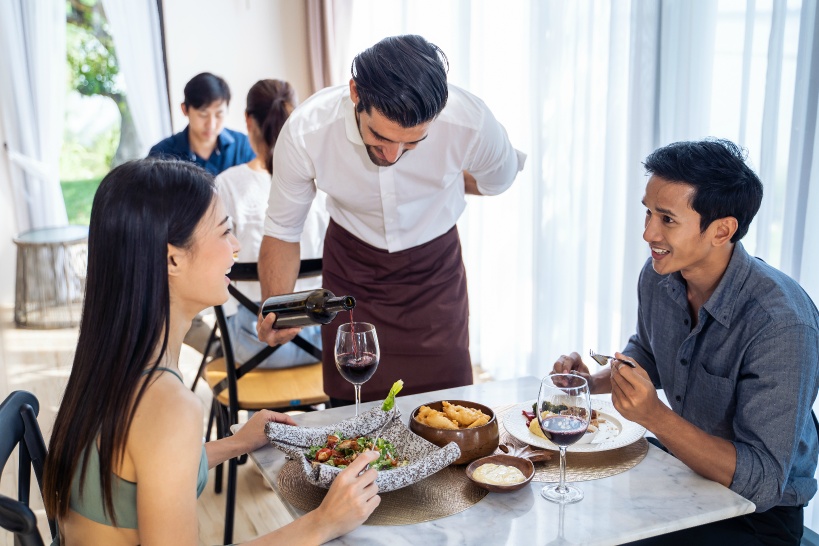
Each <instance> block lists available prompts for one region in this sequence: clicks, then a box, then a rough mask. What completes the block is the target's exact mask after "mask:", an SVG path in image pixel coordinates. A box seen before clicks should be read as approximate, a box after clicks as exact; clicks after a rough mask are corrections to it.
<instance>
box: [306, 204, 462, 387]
mask: <svg viewBox="0 0 819 546" xmlns="http://www.w3.org/2000/svg"><path fill="white" fill-rule="evenodd" d="M322 276H323V278H324V287H325V288H326V289H328V290H330V291H331V292H333V293H334V294H335V295H336V296H342V295H344V296H353V297H355V299H356V307H355V310H354V319H355V321H356V322H370V323H372V324H373V325H375V330H376V333H377V334H378V344H379V347H380V349H381V361H380V363H379V365H378V370H376V372H375V375H373V376H372V378H371V379H370V380H369V381H367V382H366V383H364V385H363V386H362V387H361V400H362V401H371V400H380V399H382V398H384V397H385V396H386V395H387V393H388V392H389V389H390V387H391V386H392V384H393V383H394V382H395V381H397V380H398V379H403V380H404V389H403V391H402V392H401V394H416V393H419V392H426V391H433V390H438V389H446V388H449V387H461V386H464V385H471V384H472V363H471V360H470V358H469V330H468V322H469V302H468V299H467V293H466V270H465V269H464V264H463V259H462V257H461V242H460V239H459V238H458V230H457V229H456V227H454V226H453V228H452V229H450V230H449V231H448V232H446V233H445V234H443V235H441V236H440V237H438V238H436V239H433V240H432V241H429V242H427V243H424V244H422V245H419V246H416V247H413V248H410V249H407V250H402V251H400V252H392V253H390V252H387V251H386V250H382V249H379V248H375V247H374V246H371V245H369V244H367V243H365V242H363V241H361V240H360V239H358V238H357V237H355V236H354V235H352V234H351V233H350V232H348V231H347V230H345V229H344V228H342V227H341V226H339V225H338V224H336V223H335V222H333V221H332V220H331V221H330V225H329V227H328V228H327V236H326V237H325V239H324V262H323V269H322ZM349 320H350V317H349V315H348V314H347V313H339V314H338V316H337V317H336V319H335V320H334V321H333V322H331V323H330V324H328V325H326V326H322V328H321V341H322V346H323V350H322V353H323V372H324V392H326V393H327V395H328V396H330V397H332V398H339V399H342V400H354V399H355V393H354V391H353V386H352V384H350V383H348V382H347V381H346V380H345V379H344V378H343V377H341V375H340V374H339V373H338V370H337V369H336V365H335V358H334V354H333V348H334V347H335V337H336V330H337V329H338V326H339V325H340V324H342V323H343V322H349Z"/></svg>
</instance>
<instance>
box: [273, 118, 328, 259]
mask: <svg viewBox="0 0 819 546" xmlns="http://www.w3.org/2000/svg"><path fill="white" fill-rule="evenodd" d="M315 176H316V174H315V168H314V167H313V162H312V160H311V159H310V157H309V155H308V154H307V152H306V150H305V146H304V141H303V139H302V138H301V137H300V136H299V135H298V134H296V133H295V131H294V128H293V127H292V125H291V124H290V120H288V122H287V123H285V125H284V127H283V128H282V131H281V133H280V134H279V139H278V141H277V142H276V147H275V149H274V152H273V179H272V184H271V185H270V198H269V199H268V202H267V215H266V216H265V223H264V234H265V235H267V236H269V237H275V238H277V239H281V240H282V241H285V242H288V243H297V242H299V240H300V238H301V233H302V230H303V229H304V222H305V220H306V218H307V213H308V212H309V211H310V204H311V203H312V201H313V198H314V197H315V195H316V185H315Z"/></svg>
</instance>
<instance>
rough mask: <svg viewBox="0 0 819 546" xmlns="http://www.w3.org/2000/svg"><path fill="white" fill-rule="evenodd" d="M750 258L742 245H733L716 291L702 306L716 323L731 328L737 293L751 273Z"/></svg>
mask: <svg viewBox="0 0 819 546" xmlns="http://www.w3.org/2000/svg"><path fill="white" fill-rule="evenodd" d="M752 259H753V258H751V256H750V255H749V254H748V253H747V252H746V251H745V247H744V246H742V243H740V242H737V243H736V244H735V245H734V252H733V254H731V260H730V261H729V262H728V268H727V269H726V270H725V274H724V275H723V276H722V279H721V280H720V281H719V284H718V285H717V289H716V290H714V293H713V294H711V297H710V298H708V301H706V302H705V304H703V308H704V309H705V310H706V311H708V312H709V313H710V314H711V316H712V317H714V319H716V321H717V322H719V323H720V324H722V325H723V326H725V327H726V328H730V327H731V320H732V319H733V316H734V307H735V306H736V304H737V300H738V299H739V292H740V290H742V286H743V285H744V284H745V280H746V279H747V278H748V274H749V273H750V271H751V260H752Z"/></svg>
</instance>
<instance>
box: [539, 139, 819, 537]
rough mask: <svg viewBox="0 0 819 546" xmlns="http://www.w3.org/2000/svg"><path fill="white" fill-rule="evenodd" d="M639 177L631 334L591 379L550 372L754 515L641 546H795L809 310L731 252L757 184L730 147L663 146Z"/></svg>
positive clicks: (818, 339) (812, 368) (811, 342)
mask: <svg viewBox="0 0 819 546" xmlns="http://www.w3.org/2000/svg"><path fill="white" fill-rule="evenodd" d="M645 167H646V170H647V171H648V173H649V174H651V177H650V179H649V181H648V184H647V185H646V191H645V197H644V198H643V204H644V205H645V207H646V217H645V231H644V232H643V239H644V240H645V241H646V242H647V243H648V245H649V248H650V250H651V258H650V259H649V260H648V261H647V262H646V265H645V267H644V268H643V270H642V272H641V274H640V280H639V284H638V298H639V311H638V323H637V332H636V333H635V334H634V335H633V336H631V338H630V339H629V342H628V344H627V346H626V348H625V349H624V350H623V353H622V354H621V353H616V354H615V357H616V358H618V359H620V360H614V361H612V363H611V366H609V367H607V368H604V369H603V370H602V371H600V372H598V373H597V374H595V375H593V376H590V375H589V369H588V368H587V367H586V366H585V365H584V364H583V363H582V361H581V360H580V356H579V355H578V354H577V353H572V354H571V355H569V356H561V357H560V358H559V359H558V361H557V362H556V363H555V366H554V371H556V372H570V371H575V373H579V374H580V375H582V376H583V377H586V378H587V379H588V380H589V384H590V387H591V390H592V392H593V393H602V392H611V394H612V402H613V403H614V406H615V408H616V409H617V410H618V411H619V412H620V413H621V414H622V415H623V416H624V417H625V418H627V419H629V420H631V421H634V422H637V423H639V424H641V425H643V426H645V427H646V429H648V430H649V431H651V432H652V433H653V434H654V435H655V436H656V437H657V439H658V440H659V441H660V442H661V443H662V444H663V445H664V446H665V447H666V448H667V449H668V451H670V452H671V453H672V454H673V455H674V456H676V457H677V458H678V459H680V460H681V461H682V462H684V463H685V464H686V465H688V466H689V467H690V468H691V469H692V470H694V471H695V472H697V473H698V474H700V475H702V476H704V477H705V478H708V479H710V480H713V481H716V482H719V483H721V484H723V485H724V486H726V487H729V488H730V489H731V490H733V491H734V492H736V493H738V494H740V495H742V496H743V497H745V498H747V499H749V500H750V501H752V502H753V503H754V504H755V505H756V512H755V513H753V514H748V515H746V516H741V517H738V518H732V519H728V520H724V521H720V522H716V523H712V524H709V525H703V526H700V527H695V528H693V529H687V530H684V531H680V532H677V533H671V534H669V535H664V536H660V537H657V538H656V539H655V540H654V541H651V540H649V541H648V542H651V543H654V542H656V543H658V544H720V545H725V544H794V545H796V544H799V543H800V540H801V537H802V530H803V513H802V512H803V509H802V507H803V506H804V505H805V504H807V503H808V501H809V500H810V499H811V498H812V497H813V496H814V494H815V493H816V489H817V484H816V480H815V479H814V474H815V472H816V464H817V456H819V439H818V438H817V426H819V425H816V423H815V420H814V418H813V414H812V412H811V406H812V405H813V402H814V400H815V399H816V394H817V388H818V387H819V383H818V382H819V376H818V372H819V369H817V363H819V312H817V310H816V306H815V305H814V304H813V302H812V301H811V299H810V297H808V295H807V294H806V293H805V291H804V290H803V289H802V288H801V287H800V286H799V284H797V283H796V281H794V280H793V279H791V278H790V277H788V276H787V275H785V274H784V273H782V272H780V271H778V270H776V269H774V268H773V267H771V266H769V265H767V264H766V263H765V262H763V261H761V260H759V259H757V258H753V257H751V256H749V255H748V253H747V252H746V251H745V248H744V247H743V246H742V243H740V242H739V240H740V239H741V238H742V237H743V236H744V235H745V234H746V233H747V231H748V226H749V224H750V223H751V220H752V219H753V217H754V215H755V214H756V212H757V211H758V210H759V206H760V203H761V202H762V184H761V182H760V181H759V178H758V177H757V176H756V174H754V172H753V171H752V170H751V169H750V168H749V167H748V166H747V165H746V164H745V161H744V156H743V153H742V151H741V150H740V149H739V148H738V147H737V146H736V145H734V144H733V143H731V142H728V141H724V140H706V141H702V142H677V143H675V144H671V145H669V146H666V147H664V148H660V149H658V150H656V151H655V152H654V153H652V154H651V155H649V156H648V158H647V159H646V161H645ZM623 361H628V362H630V363H633V364H634V365H636V367H635V368H632V367H630V366H627V365H625V363H624V362H623ZM657 388H663V389H664V390H665V393H666V396H667V398H668V401H669V404H670V406H671V408H669V407H667V406H666V405H664V404H663V403H662V402H661V401H660V400H659V398H658V397H657V391H656V389H657Z"/></svg>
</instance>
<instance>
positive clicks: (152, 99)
mask: <svg viewBox="0 0 819 546" xmlns="http://www.w3.org/2000/svg"><path fill="white" fill-rule="evenodd" d="M102 5H103V9H104V10H105V16H106V17H107V19H108V24H109V25H110V27H111V35H112V36H113V38H114V46H115V47H116V51H117V61H119V65H120V68H121V69H122V74H123V76H124V77H125V88H126V89H127V93H126V100H127V101H128V108H129V109H130V111H131V117H132V119H133V121H134V126H135V127H136V131H137V134H138V135H139V142H140V150H141V153H140V155H141V156H145V155H148V149H149V148H150V147H151V146H153V145H154V144H156V143H157V142H159V141H160V140H162V139H163V138H165V137H167V136H169V135H170V134H171V113H170V109H169V107H168V87H167V83H166V80H165V62H164V60H163V58H162V34H161V32H160V27H159V8H158V6H157V2H156V0H130V1H128V2H121V1H120V0H102Z"/></svg>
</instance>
